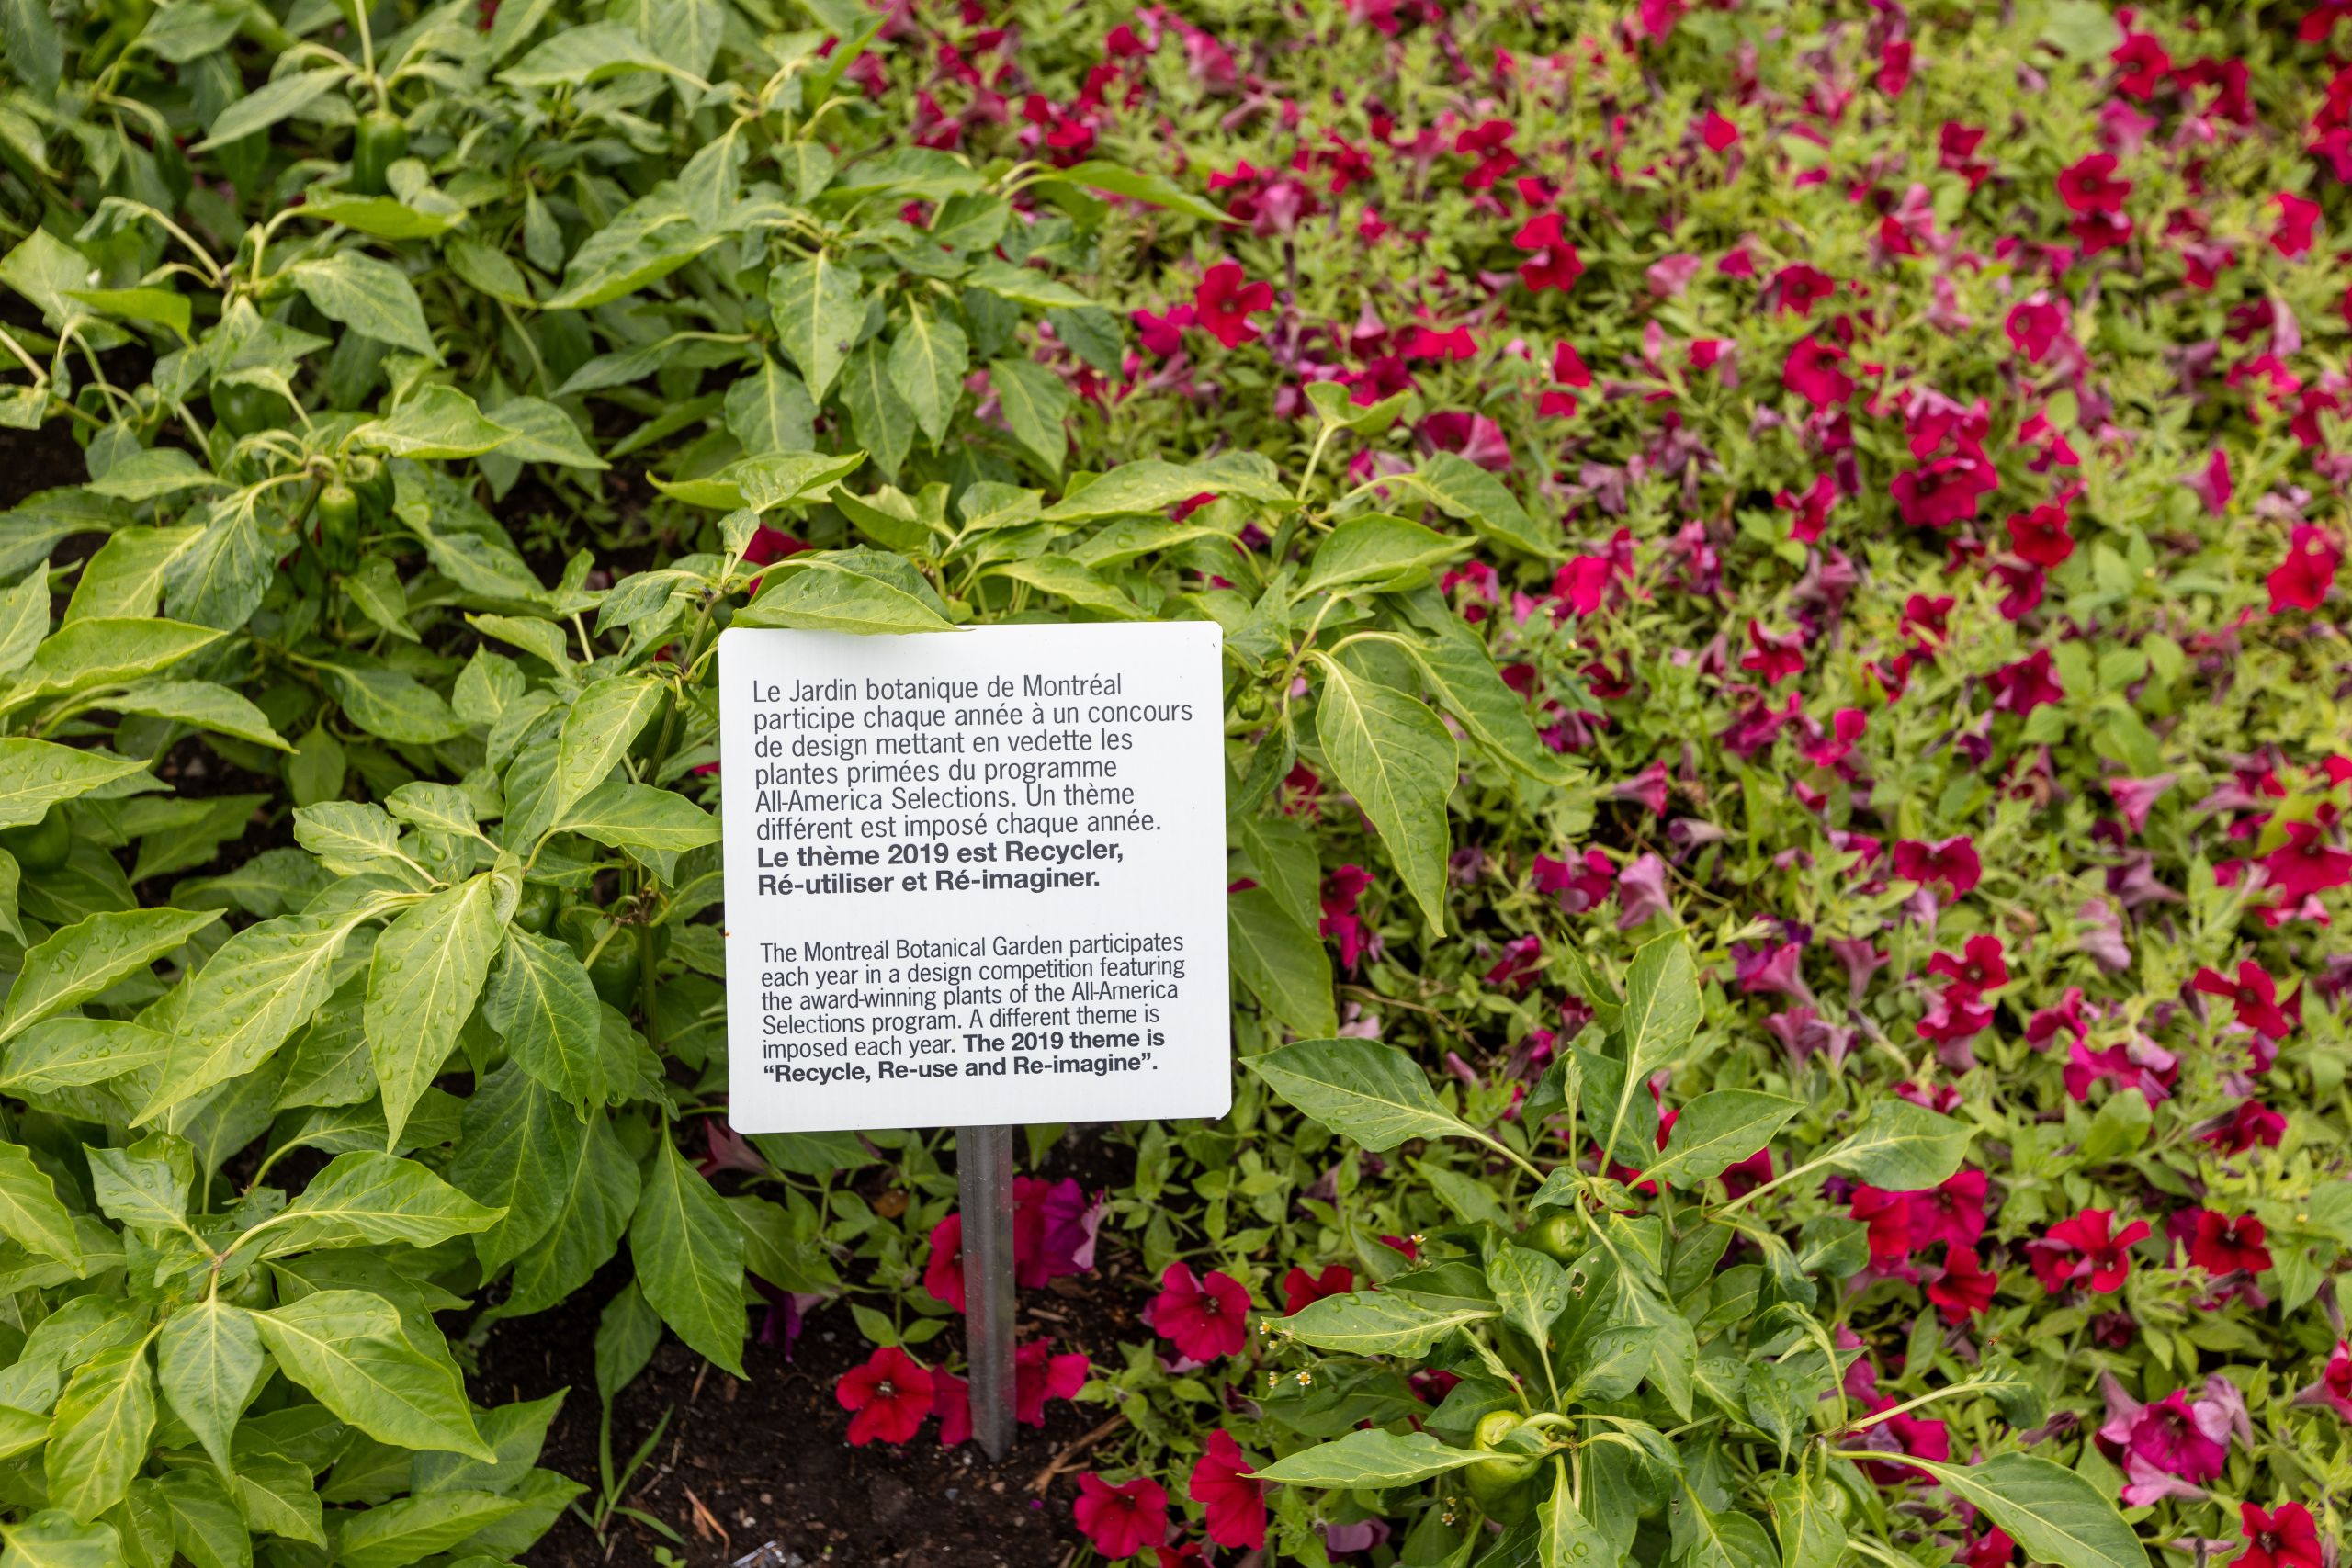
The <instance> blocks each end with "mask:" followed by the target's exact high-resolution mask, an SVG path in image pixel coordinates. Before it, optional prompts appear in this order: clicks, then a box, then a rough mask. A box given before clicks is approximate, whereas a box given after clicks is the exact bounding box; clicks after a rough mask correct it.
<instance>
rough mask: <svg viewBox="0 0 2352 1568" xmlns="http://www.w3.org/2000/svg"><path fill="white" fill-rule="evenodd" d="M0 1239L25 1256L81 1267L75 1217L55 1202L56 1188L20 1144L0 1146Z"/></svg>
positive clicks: (45, 1172) (47, 1174) (80, 1245)
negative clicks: (6, 1240)
mask: <svg viewBox="0 0 2352 1568" xmlns="http://www.w3.org/2000/svg"><path fill="white" fill-rule="evenodd" d="M0 1235H5V1236H6V1237H7V1238H8V1239H9V1240H10V1241H13V1242H15V1243H16V1244H17V1246H19V1247H23V1248H24V1249H25V1250H26V1251H28V1252H38V1253H40V1255H41V1256H42V1257H44V1258H56V1259H57V1260H58V1261H59V1262H61V1263H70V1264H72V1265H73V1266H74V1267H75V1268H76V1269H78V1268H80V1267H81V1265H82V1244H81V1241H80V1239H79V1237H78V1236H77V1235H76V1234H75V1232H74V1216H73V1215H71V1214H69V1213H66V1212H65V1205H64V1204H63V1203H62V1202H60V1201H58V1197H57V1184H56V1183H55V1182H53V1181H51V1179H49V1173H48V1172H47V1171H45V1170H43V1169H41V1168H40V1167H39V1166H37V1165H35V1164H34V1163H33V1156H31V1154H30V1153H28V1151H27V1150H26V1149H25V1147H24V1146H23V1145H20V1144H7V1143H0Z"/></svg>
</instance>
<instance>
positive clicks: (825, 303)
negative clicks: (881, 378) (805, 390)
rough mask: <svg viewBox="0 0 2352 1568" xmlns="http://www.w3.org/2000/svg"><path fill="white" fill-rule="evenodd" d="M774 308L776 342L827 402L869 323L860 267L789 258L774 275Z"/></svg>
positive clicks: (820, 399) (812, 389)
mask: <svg viewBox="0 0 2352 1568" xmlns="http://www.w3.org/2000/svg"><path fill="white" fill-rule="evenodd" d="M768 310H769V313H770V314H771V315H772V316H773V317H774V319H775V335H776V342H777V343H779V344H782V345H783V347H784V351H785V353H786V354H788V355H791V356H792V362H793V364H795V365H797V366H798V367H800V378H801V379H802V380H804V381H806V382H807V383H808V384H809V397H810V398H812V399H814V400H816V401H818V402H820V403H821V402H823V401H824V400H825V394H826V392H828V391H829V390H831V388H832V385H833V379H834V378H835V377H837V376H839V375H840V374H841V371H842V365H843V363H845V362H846V361H847V360H848V358H849V351H850V346H851V344H854V343H855V342H856V341H857V334H858V333H859V332H860V331H861V330H862V329H863V328H864V327H865V299H863V297H862V296H861V295H860V292H859V288H858V276H857V272H856V269H855V268H854V267H845V266H843V265H842V264H841V263H839V262H837V261H835V260H833V259H832V258H831V256H828V255H824V254H817V255H814V256H810V257H809V258H808V259H807V260H806V261H795V262H786V263H785V264H784V265H782V266H779V267H777V268H776V269H775V272H774V273H772V274H770V275H769V276H768ZM892 380H893V381H894V382H895V381H896V380H897V377H896V376H895V375H894V376H893V377H892Z"/></svg>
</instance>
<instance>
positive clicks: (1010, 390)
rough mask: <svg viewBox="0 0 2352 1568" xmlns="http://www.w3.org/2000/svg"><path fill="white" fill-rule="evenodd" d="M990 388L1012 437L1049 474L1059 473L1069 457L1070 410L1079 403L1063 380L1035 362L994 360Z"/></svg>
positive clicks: (990, 362)
mask: <svg viewBox="0 0 2352 1568" xmlns="http://www.w3.org/2000/svg"><path fill="white" fill-rule="evenodd" d="M989 388H990V389H992V390H993V391H994V392H995V393H996V404H997V408H998V410H999V411H1000V412H1002V413H1003V415H1004V423H1005V428H1006V429H1008V430H1010V431H1012V438H1013V439H1014V440H1015V441H1018V442H1020V443H1021V445H1022V446H1023V448H1024V449H1025V450H1026V451H1028V452H1029V453H1030V454H1031V455H1033V456H1034V457H1036V459H1037V460H1038V461H1039V462H1041V463H1043V464H1045V466H1046V472H1047V473H1050V474H1059V473H1060V472H1061V471H1062V463H1063V461H1064V459H1065V458H1067V457H1069V416H1070V411H1071V410H1072V409H1073V408H1075V407H1076V406H1077V402H1078V399H1077V398H1076V396H1075V395H1074V394H1072V393H1071V391H1070V389H1069V388H1068V387H1066V386H1064V385H1063V384H1062V378H1060V377H1059V376H1057V375H1056V374H1054V372H1053V371H1051V370H1049V369H1047V368H1046V367H1045V366H1043V365H1040V364H1038V363H1037V362H1036V361H1035V360H1034V359H991V360H989Z"/></svg>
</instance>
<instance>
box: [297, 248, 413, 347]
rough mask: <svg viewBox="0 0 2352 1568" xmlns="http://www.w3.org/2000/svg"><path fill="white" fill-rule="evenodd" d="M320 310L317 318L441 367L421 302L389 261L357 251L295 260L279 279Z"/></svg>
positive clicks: (406, 275) (401, 274)
mask: <svg viewBox="0 0 2352 1568" xmlns="http://www.w3.org/2000/svg"><path fill="white" fill-rule="evenodd" d="M282 276H285V277H286V278H287V279H288V280H289V281H291V282H292V283H293V285H294V287H295V288H299V289H300V290H301V291H302V297H303V298H304V299H308V300H309V301H310V302H311V304H312V305H314V306H316V307H317V308H318V311H319V314H321V315H322V316H324V317H326V318H327V320H329V321H340V322H341V323H343V324H344V325H345V326H346V327H349V328H350V329H351V330H352V331H353V332H356V333H362V334H364V335H365V336H368V337H371V338H374V339H375V340H376V341H377V342H379V343H384V344H390V345H391V346H392V347H394V348H405V349H407V350H408V351H409V352H411V353H412V354H421V355H424V357H425V358H427V359H429V360H431V361H432V362H433V363H434V364H435V365H438V364H440V363H441V350H440V348H439V346H438V345H437V344H435V343H434V341H433V329H432V328H431V327H429V326H427V325H426V324H425V321H424V302H423V301H422V300H420V299H417V297H416V287H415V285H413V284H412V283H410V282H409V280H408V274H406V273H404V272H402V271H401V269H400V268H399V267H396V266H394V265H392V264H391V263H390V262H384V261H378V260H377V259H376V258H375V257H373V256H368V255H362V254H360V253H358V252H357V251H337V252H335V253H334V254H332V255H328V256H322V257H320V258H318V259H317V260H314V261H303V262H297V263H295V264H294V265H292V266H289V267H288V268H287V269H286V271H285V273H284V274H283V275H282Z"/></svg>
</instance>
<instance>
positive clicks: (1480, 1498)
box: [1462, 1410, 1543, 1525]
mask: <svg viewBox="0 0 2352 1568" xmlns="http://www.w3.org/2000/svg"><path fill="white" fill-rule="evenodd" d="M1519 1427H1520V1418H1519V1416H1518V1414H1517V1413H1516V1412H1514V1411H1510V1410H1490V1411H1488V1412H1487V1414H1486V1415H1484V1416H1480V1417H1478V1425H1477V1427H1476V1429H1475V1430H1474V1431H1473V1432H1472V1434H1471V1437H1470V1446H1471V1447H1472V1448H1474V1449H1476V1450H1479V1451H1480V1452H1482V1453H1493V1454H1494V1456H1495V1457H1494V1458H1492V1459H1482V1460H1479V1461H1476V1463H1474V1464H1468V1465H1464V1467H1463V1470H1462V1483H1463V1487H1464V1490H1465V1491H1467V1492H1468V1493H1469V1494H1470V1500H1471V1501H1472V1502H1474V1503H1476V1504H1477V1505H1478V1511H1479V1512H1480V1513H1482V1514H1484V1515H1486V1516H1487V1517H1488V1518H1490V1519H1493V1520H1494V1521H1495V1522H1496V1523H1498V1524H1505V1525H1511V1524H1517V1523H1518V1522H1519V1521H1520V1520H1521V1519H1523V1518H1525V1517H1527V1516H1528V1514H1529V1512H1530V1511H1531V1510H1532V1508H1533V1507H1534V1504H1535V1496H1534V1489H1533V1488H1532V1487H1531V1486H1529V1485H1528V1482H1529V1481H1530V1480H1531V1479H1532V1477H1533V1476H1534V1474H1535V1472H1536V1469H1537V1467H1538V1466H1539V1465H1541V1464H1542V1463H1543V1461H1542V1460H1541V1459H1540V1458H1538V1457H1537V1456H1536V1455H1534V1454H1523V1453H1504V1452H1497V1451H1496V1445H1497V1444H1498V1443H1500V1442H1501V1441H1502V1440H1503V1439H1504V1438H1508V1437H1510V1435H1511V1434H1512V1433H1513V1432H1516V1431H1518V1430H1519Z"/></svg>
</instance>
